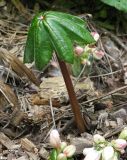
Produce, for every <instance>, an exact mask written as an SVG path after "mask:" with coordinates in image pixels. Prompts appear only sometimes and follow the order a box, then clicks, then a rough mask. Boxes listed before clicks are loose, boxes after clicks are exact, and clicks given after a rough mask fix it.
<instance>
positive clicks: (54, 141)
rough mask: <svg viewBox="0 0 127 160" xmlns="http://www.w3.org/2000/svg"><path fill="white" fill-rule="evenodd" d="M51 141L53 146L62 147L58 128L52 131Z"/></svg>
mask: <svg viewBox="0 0 127 160" xmlns="http://www.w3.org/2000/svg"><path fill="white" fill-rule="evenodd" d="M49 142H50V144H51V146H52V147H54V148H60V145H61V140H60V135H59V133H58V131H57V130H56V129H54V130H52V131H51V133H50V137H49Z"/></svg>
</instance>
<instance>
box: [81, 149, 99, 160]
mask: <svg viewBox="0 0 127 160" xmlns="http://www.w3.org/2000/svg"><path fill="white" fill-rule="evenodd" d="M100 157H101V151H96V150H95V149H93V150H92V149H91V151H90V150H89V151H88V153H87V154H86V157H85V158H84V160H100Z"/></svg>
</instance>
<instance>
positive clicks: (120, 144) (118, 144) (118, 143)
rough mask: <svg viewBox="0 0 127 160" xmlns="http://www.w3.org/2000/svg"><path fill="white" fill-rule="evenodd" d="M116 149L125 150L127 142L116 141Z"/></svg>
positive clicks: (113, 142) (122, 140)
mask: <svg viewBox="0 0 127 160" xmlns="http://www.w3.org/2000/svg"><path fill="white" fill-rule="evenodd" d="M112 144H113V146H114V148H115V149H116V150H118V151H121V150H124V149H125V147H126V146H127V142H126V140H124V139H116V140H113V141H112Z"/></svg>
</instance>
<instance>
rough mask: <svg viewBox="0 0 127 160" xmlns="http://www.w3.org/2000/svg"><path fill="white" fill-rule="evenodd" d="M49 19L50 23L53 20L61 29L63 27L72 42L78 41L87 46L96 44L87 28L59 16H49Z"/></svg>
mask: <svg viewBox="0 0 127 160" xmlns="http://www.w3.org/2000/svg"><path fill="white" fill-rule="evenodd" d="M47 19H48V21H50V20H52V21H54V22H55V23H56V24H58V25H59V26H60V27H63V28H64V30H65V31H66V33H67V34H68V36H69V37H70V39H71V40H72V41H77V42H79V43H81V42H82V43H85V44H89V43H94V42H95V40H94V39H93V37H92V35H91V34H90V32H89V31H88V30H87V29H86V28H85V27H82V26H80V25H78V24H77V23H74V22H73V21H70V20H68V19H65V18H64V17H63V19H62V20H61V18H60V17H58V16H57V15H56V16H55V15H47Z"/></svg>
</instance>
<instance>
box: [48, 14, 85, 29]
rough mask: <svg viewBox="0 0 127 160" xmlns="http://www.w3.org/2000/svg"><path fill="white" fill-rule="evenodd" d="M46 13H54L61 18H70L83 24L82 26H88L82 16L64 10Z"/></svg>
mask: <svg viewBox="0 0 127 160" xmlns="http://www.w3.org/2000/svg"><path fill="white" fill-rule="evenodd" d="M45 15H52V16H57V17H59V18H60V19H63V18H64V19H68V20H70V21H71V22H72V21H73V22H74V23H76V24H78V25H80V26H82V27H86V25H87V24H86V22H85V21H84V20H82V19H81V18H79V17H77V16H74V15H71V14H67V13H62V12H56V11H48V12H46V13H45Z"/></svg>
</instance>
